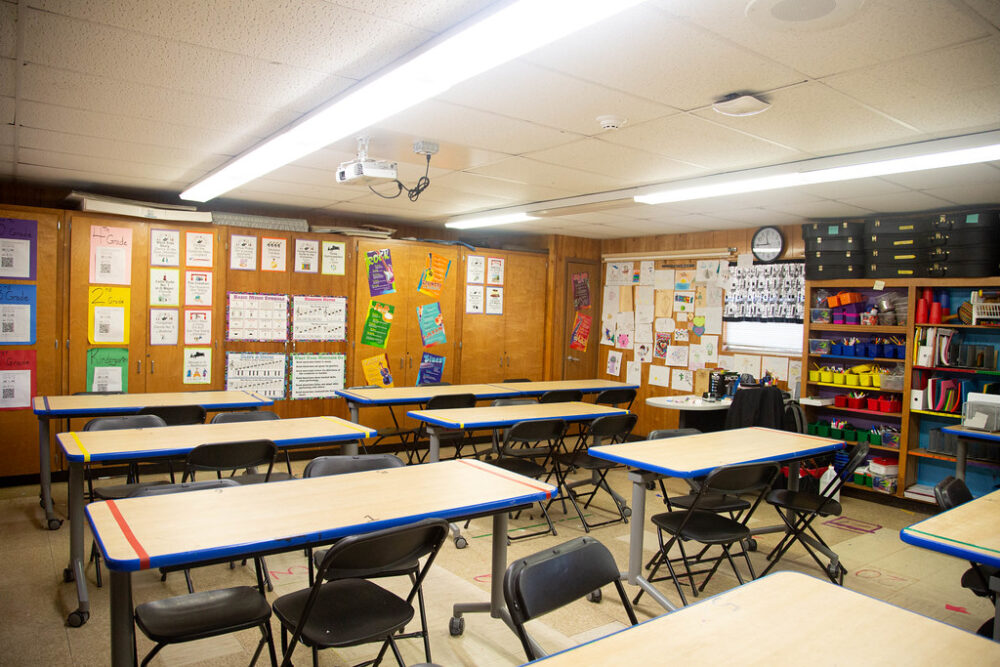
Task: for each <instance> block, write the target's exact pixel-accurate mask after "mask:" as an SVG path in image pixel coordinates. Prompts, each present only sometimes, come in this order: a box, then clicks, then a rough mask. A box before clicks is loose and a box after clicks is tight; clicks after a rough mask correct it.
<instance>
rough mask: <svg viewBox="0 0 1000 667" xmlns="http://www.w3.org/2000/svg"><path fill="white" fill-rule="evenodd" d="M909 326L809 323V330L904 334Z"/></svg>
mask: <svg viewBox="0 0 1000 667" xmlns="http://www.w3.org/2000/svg"><path fill="white" fill-rule="evenodd" d="M908 328H909V327H906V326H882V325H874V326H873V325H867V326H866V325H861V324H810V325H809V330H810V331H849V332H853V333H869V334H871V333H899V334H905V333H906V331H907V329H908Z"/></svg>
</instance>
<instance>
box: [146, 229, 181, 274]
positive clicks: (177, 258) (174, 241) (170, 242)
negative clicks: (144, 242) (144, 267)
mask: <svg viewBox="0 0 1000 667" xmlns="http://www.w3.org/2000/svg"><path fill="white" fill-rule="evenodd" d="M149 264H150V266H180V264H181V233H180V231H178V230H176V229H153V230H150V232H149Z"/></svg>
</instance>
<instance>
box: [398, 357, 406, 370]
mask: <svg viewBox="0 0 1000 667" xmlns="http://www.w3.org/2000/svg"><path fill="white" fill-rule="evenodd" d="M405 364H406V357H404V356H402V355H401V356H400V357H399V370H401V371H402V370H404V369H405V368H406V366H405Z"/></svg>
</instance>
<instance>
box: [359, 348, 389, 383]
mask: <svg viewBox="0 0 1000 667" xmlns="http://www.w3.org/2000/svg"><path fill="white" fill-rule="evenodd" d="M361 371H362V372H363V373H364V376H365V384H370V385H374V386H376V387H391V386H392V370H391V369H390V368H389V357H387V356H386V354H385V352H383V353H382V354H376V355H375V356H373V357H368V358H367V359H362V360H361Z"/></svg>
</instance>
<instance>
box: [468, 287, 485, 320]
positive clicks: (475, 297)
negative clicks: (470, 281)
mask: <svg viewBox="0 0 1000 667" xmlns="http://www.w3.org/2000/svg"><path fill="white" fill-rule="evenodd" d="M484 289H485V288H484V287H483V286H482V285H466V286H465V312H467V313H471V314H473V315H482V314H483V313H484V312H485V310H486V292H485V291H484Z"/></svg>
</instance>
